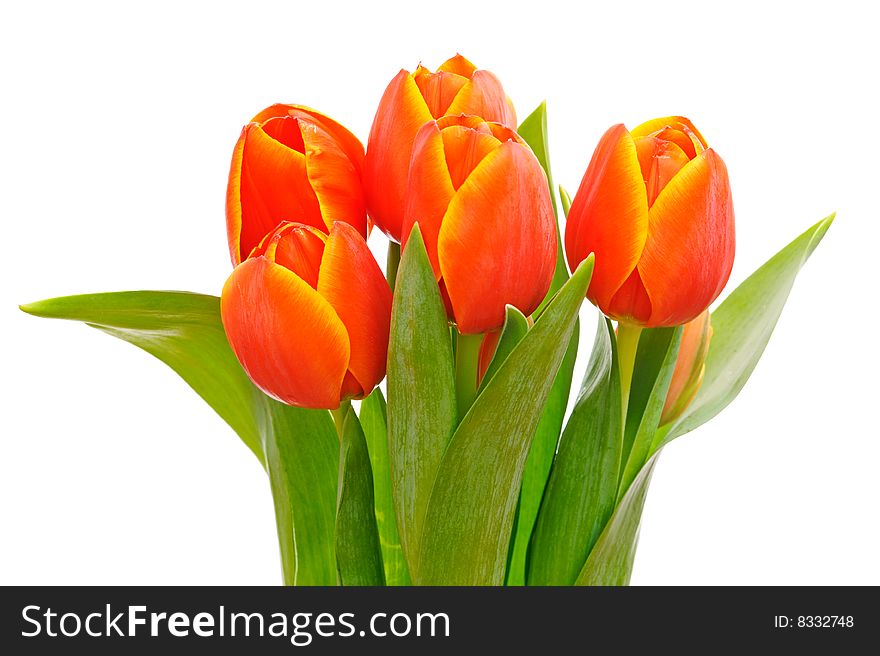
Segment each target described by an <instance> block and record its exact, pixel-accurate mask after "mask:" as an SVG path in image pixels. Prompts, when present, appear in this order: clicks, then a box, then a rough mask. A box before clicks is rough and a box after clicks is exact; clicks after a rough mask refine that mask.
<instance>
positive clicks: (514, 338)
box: [480, 305, 529, 388]
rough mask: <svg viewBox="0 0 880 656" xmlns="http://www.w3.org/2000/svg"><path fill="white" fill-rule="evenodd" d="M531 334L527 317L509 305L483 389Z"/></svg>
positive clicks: (482, 385)
mask: <svg viewBox="0 0 880 656" xmlns="http://www.w3.org/2000/svg"><path fill="white" fill-rule="evenodd" d="M527 332H529V320H528V319H526V317H525V315H524V314H523V313H522V312H520V311H519V310H517V309H516V308H515V307H513V306H512V305H508V306H507V308H506V309H505V315H504V326H503V327H502V328H501V337H500V338H499V339H498V346H496V347H495V354H494V355H493V356H492V361H491V362H490V363H489V367H488V368H487V369H486V374H485V375H484V376H483V381H482V383H481V384H480V387H481V388H483V387H485V386H486V385H488V384H489V381H490V380H492V377H493V376H494V375H495V372H497V371H498V369H499V368H500V367H501V364H502V363H503V362H504V361H505V360H506V359H507V356H508V355H510V352H511V351H512V350H513V348H514V347H515V346H516V345H517V344H519V341H520V340H521V339H522V338H523V337H525V336H526V333H527Z"/></svg>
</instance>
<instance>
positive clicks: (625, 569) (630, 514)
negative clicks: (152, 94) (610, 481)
mask: <svg viewBox="0 0 880 656" xmlns="http://www.w3.org/2000/svg"><path fill="white" fill-rule="evenodd" d="M658 456H659V453H655V454H654V455H653V456H652V457H651V459H650V460H648V462H647V463H646V464H645V466H644V467H642V470H641V471H640V472H639V475H638V476H636V478H635V480H634V481H633V484H632V485H631V486H630V487H629V489H628V490H627V491H626V494H624V495H623V499H621V501H620V504H618V506H617V508H616V509H615V510H614V514H613V515H612V516H611V520H610V521H609V522H608V524H607V525H606V526H605V530H603V531H602V535H601V536H599V539H598V540H597V541H596V546H595V547H593V550H592V551H591V552H590V556H589V558H587V562H586V563H585V564H584V567H583V569H582V570H581V572H580V575H579V576H578V578H577V581H576V582H575V585H629V579H630V576H631V575H632V567H633V561H634V560H635V555H636V546H637V544H638V540H639V524H640V523H641V520H642V510H643V509H644V507H645V497H646V496H647V494H648V484H649V483H650V482H651V475H652V474H653V473H654V465H656V464H657V457H658Z"/></svg>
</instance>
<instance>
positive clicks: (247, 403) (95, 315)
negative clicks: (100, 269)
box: [22, 291, 339, 585]
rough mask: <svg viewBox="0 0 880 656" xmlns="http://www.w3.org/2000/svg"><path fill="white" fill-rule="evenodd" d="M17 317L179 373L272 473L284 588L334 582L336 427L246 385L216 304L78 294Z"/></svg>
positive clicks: (160, 296)
mask: <svg viewBox="0 0 880 656" xmlns="http://www.w3.org/2000/svg"><path fill="white" fill-rule="evenodd" d="M22 310H24V311H25V312H28V313H30V314H34V315H37V316H41V317H49V318H56V319H71V320H76V321H83V322H85V323H87V324H88V325H90V326H92V327H94V328H98V329H99V330H102V331H104V332H106V333H108V334H110V335H113V336H114V337H118V338H119V339H123V340H125V341H127V342H130V343H132V344H134V345H135V346H138V347H140V348H142V349H143V350H145V351H147V352H148V353H150V354H151V355H154V356H155V357H157V358H158V359H159V360H161V361H162V362H164V363H165V364H167V365H168V366H169V367H171V368H172V369H173V370H174V371H175V372H177V374H178V375H179V376H180V377H181V378H183V379H184V380H185V381H186V382H187V383H188V384H189V385H190V386H191V387H192V388H193V389H194V390H195V391H196V392H197V393H198V394H199V396H201V397H202V398H203V399H204V400H205V401H206V402H207V403H208V405H210V406H211V407H212V408H213V409H214V410H215V411H216V412H217V414H219V415H220V416H221V417H222V418H223V419H224V420H225V421H226V422H227V423H228V424H229V425H230V426H231V427H232V429H233V430H235V432H236V433H238V435H239V437H240V438H241V439H242V441H243V442H244V443H245V444H246V445H247V446H248V447H249V448H250V449H251V451H253V452H254V454H256V456H257V457H258V458H259V460H260V462H261V463H262V464H263V466H264V467H265V468H266V470H267V472H268V473H269V479H270V484H271V487H272V494H273V499H274V501H275V514H276V519H277V522H278V535H279V541H280V546H281V552H282V561H283V570H284V580H285V582H286V583H288V584H294V583H295V584H299V585H332V584H333V583H335V581H336V563H335V555H334V547H333V539H334V538H333V527H334V522H335V515H336V479H337V469H338V465H337V461H338V457H339V451H338V442H337V439H336V431H335V429H334V428H333V422H332V420H331V419H330V415H329V414H328V413H327V412H324V411H314V410H303V409H300V408H292V407H288V406H285V405H282V404H280V403H278V402H276V401H274V400H272V399H270V398H269V397H267V396H266V395H265V394H263V393H262V392H260V391H259V390H258V389H257V388H256V387H254V386H253V384H252V383H251V382H250V380H249V379H248V377H247V375H246V374H245V373H244V370H243V369H242V368H241V366H240V365H239V363H238V360H237V359H236V358H235V354H234V353H233V352H232V349H231V348H230V347H229V344H228V342H227V341H226V335H225V333H224V332H223V326H222V324H221V322H220V299H219V298H217V297H215V296H205V295H202V294H191V293H188V292H154V291H137V292H118V293H107V294H84V295H80V296H67V297H63V298H55V299H49V300H46V301H40V302H37V303H31V304H28V305H24V306H22Z"/></svg>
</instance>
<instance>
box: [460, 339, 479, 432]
mask: <svg viewBox="0 0 880 656" xmlns="http://www.w3.org/2000/svg"><path fill="white" fill-rule="evenodd" d="M482 342H483V335H482V334H480V333H477V334H476V335H462V334H461V333H459V334H458V339H457V340H456V349H455V400H456V401H457V402H458V418H459V420H461V418H462V417H464V416H465V414H466V413H467V411H468V409H469V408H470V407H471V404H472V403H473V402H474V399H475V398H477V367H478V366H479V361H480V344H482Z"/></svg>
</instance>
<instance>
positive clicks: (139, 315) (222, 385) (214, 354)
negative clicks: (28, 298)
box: [21, 291, 263, 463]
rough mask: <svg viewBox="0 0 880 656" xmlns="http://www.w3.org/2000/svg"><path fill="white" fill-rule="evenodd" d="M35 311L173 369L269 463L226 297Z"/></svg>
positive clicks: (113, 299)
mask: <svg viewBox="0 0 880 656" xmlns="http://www.w3.org/2000/svg"><path fill="white" fill-rule="evenodd" d="M21 309H22V310H24V311H25V312H27V313H29V314H33V315H36V316H39V317H47V318H50V319H71V320H74V321H83V322H85V323H87V324H89V325H90V326H92V327H93V328H97V329H99V330H103V331H104V332H105V333H109V334H110V335H113V336H114V337H118V338H120V339H123V340H125V341H127V342H130V343H132V344H134V345H135V346H138V347H140V348H142V349H143V350H145V351H146V352H147V353H150V354H151V355H154V356H155V357H157V358H159V359H160V360H161V361H162V362H164V363H165V364H167V365H168V366H169V367H171V368H172V369H173V370H174V371H175V372H177V374H178V375H179V376H180V377H181V378H183V379H184V380H185V381H186V382H187V383H188V384H189V385H190V387H192V388H193V389H194V390H195V391H196V393H197V394H198V395H199V396H201V397H202V398H203V399H204V400H205V401H206V402H207V403H208V405H210V406H211V407H212V408H213V409H214V411H215V412H216V413H217V414H218V415H220V416H221V417H222V418H223V420H224V421H226V423H227V424H229V425H230V426H231V427H232V429H233V430H234V431H235V432H236V433H238V436H239V437H240V438H241V440H242V441H243V442H244V443H245V444H246V445H247V446H248V448H249V449H250V450H251V451H253V452H254V454H255V455H256V456H257V458H258V459H259V460H260V462H261V463H262V462H263V449H262V446H261V445H260V434H259V431H258V430H257V415H256V408H255V406H254V404H253V403H252V402H251V395H252V390H253V385H252V384H251V382H250V380H249V379H248V377H247V375H246V374H245V373H244V370H243V369H242V368H241V366H240V365H239V364H238V360H237V359H236V358H235V354H234V353H233V352H232V349H230V348H229V343H228V342H227V341H226V333H225V332H224V331H223V325H222V324H221V323H220V299H218V298H217V297H216V296H205V295H203V294H191V293H188V292H150V291H138V292H116V293H106V294H81V295H79V296H64V297H61V298H51V299H48V300H45V301H38V302H37V303H30V304H27V305H22V306H21Z"/></svg>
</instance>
